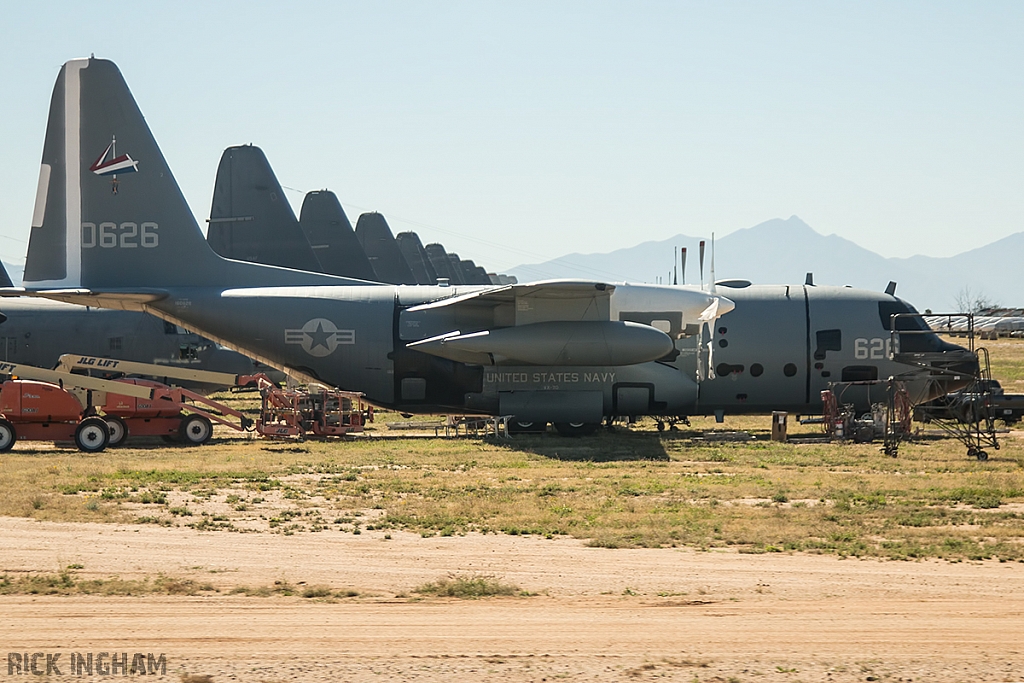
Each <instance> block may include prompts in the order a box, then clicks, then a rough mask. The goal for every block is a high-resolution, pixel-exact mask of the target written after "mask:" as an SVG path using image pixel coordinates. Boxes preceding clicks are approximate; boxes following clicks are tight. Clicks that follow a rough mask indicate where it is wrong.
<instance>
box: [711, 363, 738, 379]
mask: <svg viewBox="0 0 1024 683" xmlns="http://www.w3.org/2000/svg"><path fill="white" fill-rule="evenodd" d="M741 372H743V366H742V365H730V364H728V363H719V364H718V366H717V367H715V374H717V375H718V376H719V377H725V376H726V375H738V374H740V373H741Z"/></svg>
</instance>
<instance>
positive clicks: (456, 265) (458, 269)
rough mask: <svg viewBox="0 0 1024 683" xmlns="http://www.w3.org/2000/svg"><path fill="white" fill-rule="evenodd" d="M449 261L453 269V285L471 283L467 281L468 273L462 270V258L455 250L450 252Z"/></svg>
mask: <svg viewBox="0 0 1024 683" xmlns="http://www.w3.org/2000/svg"><path fill="white" fill-rule="evenodd" d="M448 263H450V264H451V269H452V284H453V285H465V284H469V283H467V282H466V275H465V274H464V273H463V272H462V259H461V258H459V255H458V254H456V253H455V252H449V253H448Z"/></svg>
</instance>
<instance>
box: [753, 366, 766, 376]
mask: <svg viewBox="0 0 1024 683" xmlns="http://www.w3.org/2000/svg"><path fill="white" fill-rule="evenodd" d="M763 373H764V366H763V365H761V364H760V363H754V364H753V365H751V366H750V376H751V377H760V376H761V375H762V374H763Z"/></svg>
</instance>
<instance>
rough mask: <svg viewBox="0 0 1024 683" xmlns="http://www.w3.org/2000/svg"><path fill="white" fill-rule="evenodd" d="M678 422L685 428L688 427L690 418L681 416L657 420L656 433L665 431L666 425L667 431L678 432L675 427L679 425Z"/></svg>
mask: <svg viewBox="0 0 1024 683" xmlns="http://www.w3.org/2000/svg"><path fill="white" fill-rule="evenodd" d="M680 422H682V423H683V424H684V425H686V426H687V427H689V426H690V418H689V417H686V416H683V417H666V418H660V419H659V420H658V431H659V432H663V431H665V426H666V425H668V428H669V430H671V431H673V432H674V431H678V429H679V428H678V427H676V425H677V424H679V423H680Z"/></svg>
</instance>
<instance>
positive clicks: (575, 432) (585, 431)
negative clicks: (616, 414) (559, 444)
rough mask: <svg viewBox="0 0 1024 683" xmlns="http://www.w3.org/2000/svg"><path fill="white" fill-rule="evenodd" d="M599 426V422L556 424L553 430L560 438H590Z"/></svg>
mask: <svg viewBox="0 0 1024 683" xmlns="http://www.w3.org/2000/svg"><path fill="white" fill-rule="evenodd" d="M600 426H601V423H600V422H556V423H555V429H557V430H558V433H559V434H561V435H562V436H590V435H591V434H593V433H594V432H596V431H597V428H598V427H600Z"/></svg>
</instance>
